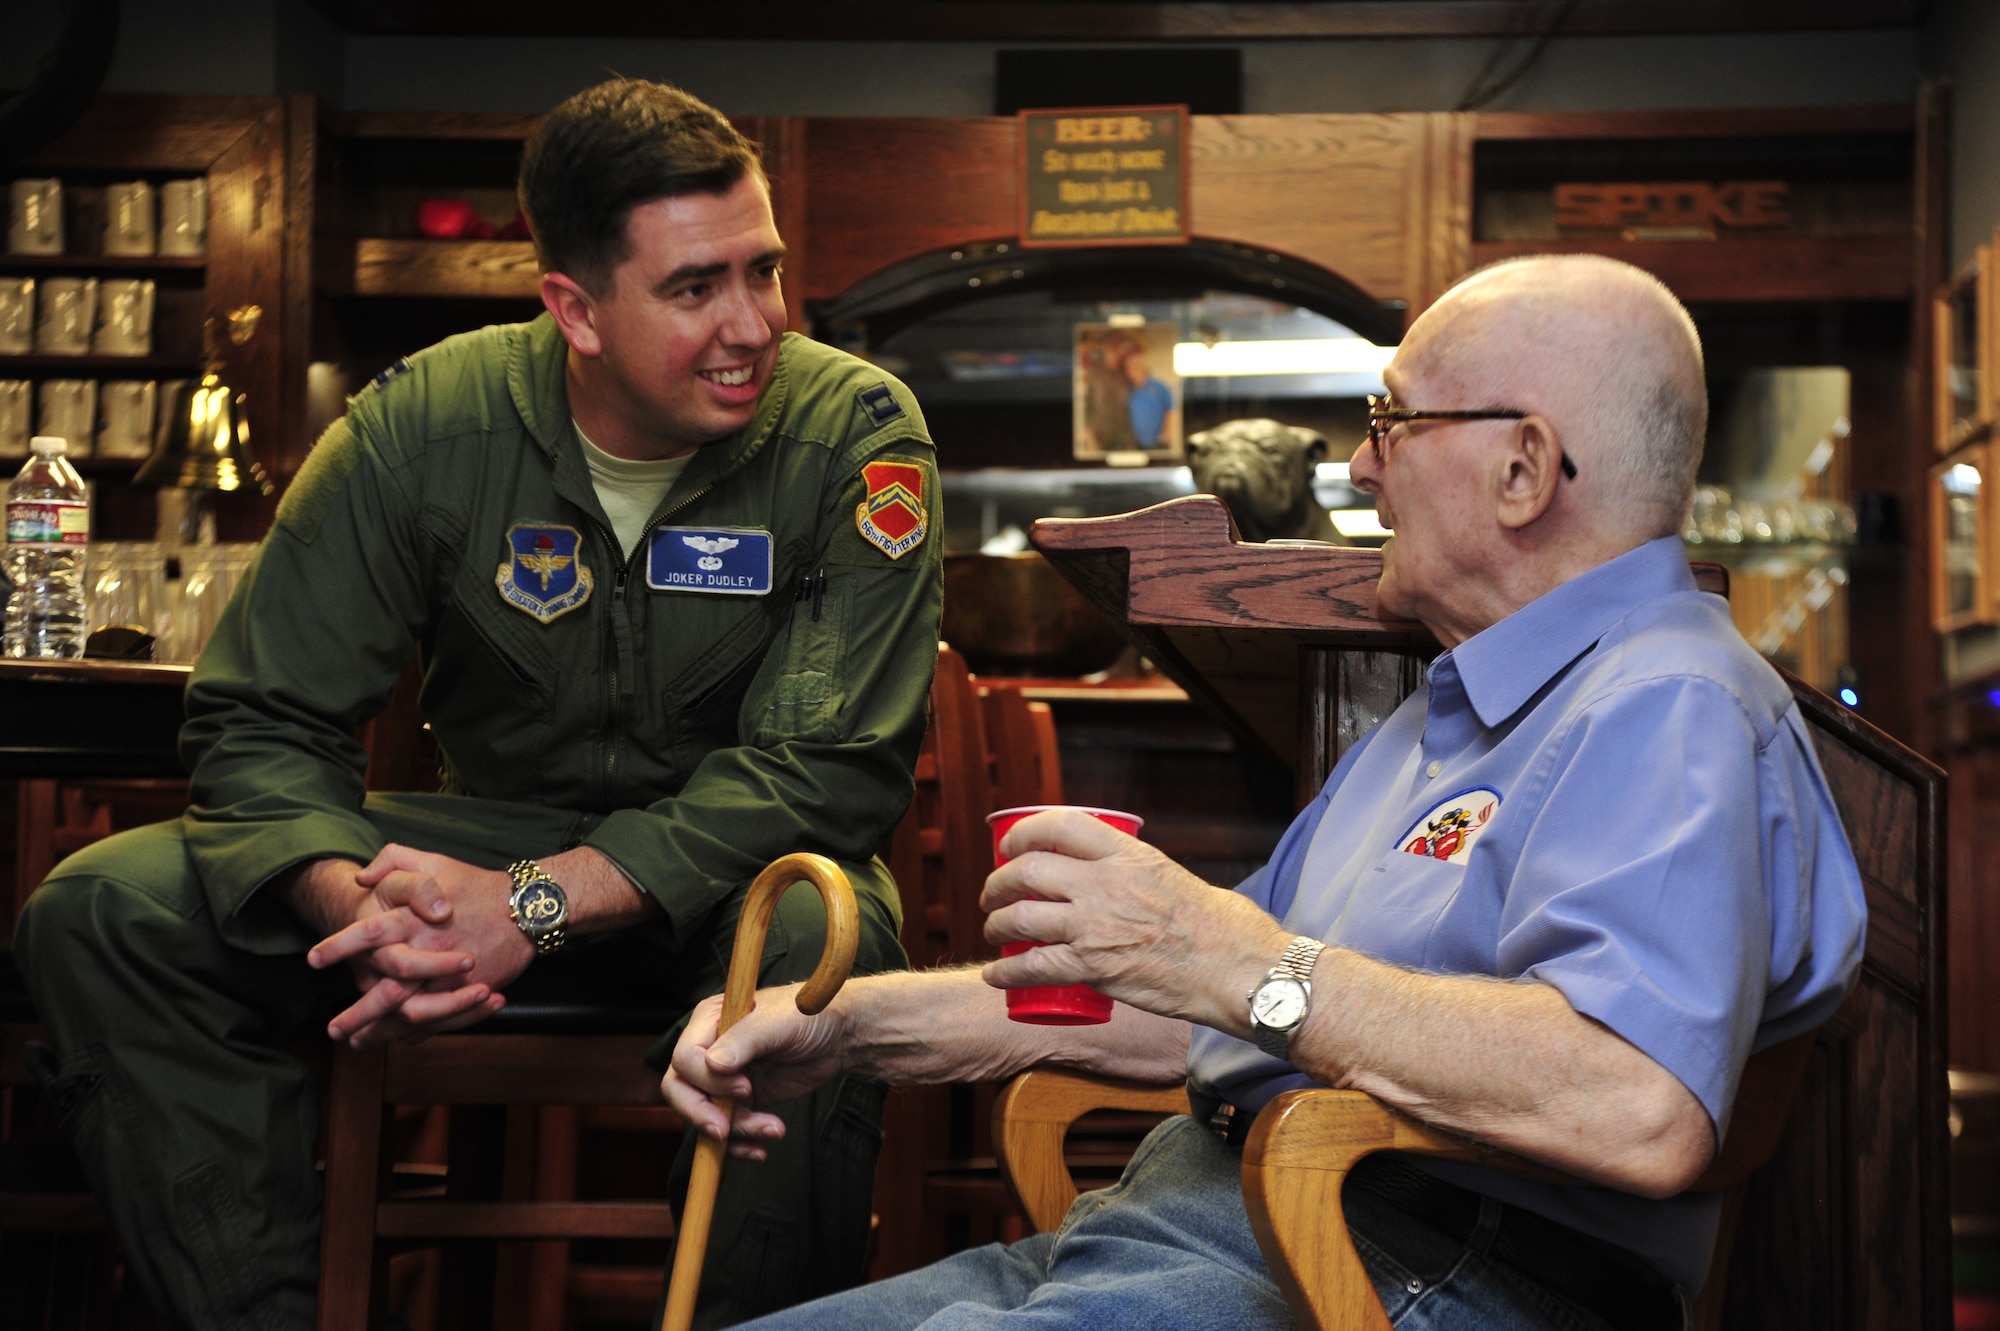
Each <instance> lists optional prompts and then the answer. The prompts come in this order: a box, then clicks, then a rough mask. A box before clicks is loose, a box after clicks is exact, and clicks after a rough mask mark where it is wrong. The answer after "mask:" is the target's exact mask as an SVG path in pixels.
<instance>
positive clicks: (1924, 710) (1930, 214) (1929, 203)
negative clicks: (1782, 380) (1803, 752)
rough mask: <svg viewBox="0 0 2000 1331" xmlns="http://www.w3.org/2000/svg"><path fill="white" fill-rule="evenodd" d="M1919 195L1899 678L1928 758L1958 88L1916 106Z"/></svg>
mask: <svg viewBox="0 0 2000 1331" xmlns="http://www.w3.org/2000/svg"><path fill="white" fill-rule="evenodd" d="M1914 110H1915V116H1916V149H1915V153H1914V158H1915V163H1914V164H1915V169H1916V177H1917V178H1916V188H1915V189H1914V190H1913V191H1912V201H1913V215H1912V217H1911V219H1910V232H1911V234H1910V249H1909V264H1910V371H1909V373H1908V374H1907V375H1905V376H1904V382H1905V384H1906V385H1907V405H1906V406H1905V408H1904V413H1903V414H1904V418H1905V419H1906V420H1907V421H1908V422H1909V428H1910V436H1909V437H1908V438H1907V439H1905V440H1903V441H1901V442H1902V446H1901V448H1900V449H1899V450H1898V452H1899V454H1900V456H1901V457H1903V458H1904V459H1905V467H1904V475H1903V478H1902V485H1901V486H1900V487H1899V488H1900V491H1901V494H1900V496H1899V498H1900V499H1901V502H1902V507H1903V512H1904V518H1903V526H1904V529H1905V537H1904V539H1905V540H1907V541H1908V542H1909V558H1908V560H1907V561H1906V562H1905V564H1904V567H1903V597H1902V599H1903V605H1904V607H1905V611H1904V615H1903V632H1902V641H1903V644H1904V645H1903V650H1902V653H1901V656H1902V660H1901V663H1900V664H1901V668H1900V669H1899V670H1898V671H1897V674H1898V675H1899V676H1900V677H1901V679H1902V680H1903V681H1904V687H1905V688H1906V689H1907V690H1909V691H1910V692H1911V693H1912V694H1913V695H1914V696H1913V697H1912V699H1911V700H1910V701H1909V702H1906V703H1904V704H1903V707H1902V713H1903V716H1904V718H1905V720H1904V723H1903V727H1902V731H1903V733H1904V734H1906V735H1908V736H1909V737H1910V739H1911V741H1912V742H1913V743H1914V744H1915V745H1916V746H1917V748H1919V749H1920V750H1922V751H1923V752H1925V753H1928V754H1935V753H1938V752H1939V751H1940V750H1939V747H1938V746H1939V740H1940V736H1939V728H1938V703H1939V701H1940V700H1941V698H1942V692H1941V685H1940V681H1941V680H1942V679H1943V678H1944V671H1943V668H1942V663H1941V662H1940V660H1939V656H1940V654H1941V651H1942V642H1941V640H1940V638H1939V637H1938V635H1937V633H1936V632H1935V631H1934V630H1933V628H1932V626H1931V620H1930V616H1929V615H1928V614H1927V613H1926V610H1927V608H1928V607H1929V605H1930V603H1931V595H1930V592H1931V588H1930V581H1931V560H1932V549H1931V546H1932V541H1933V539H1934V537H1935V533H1933V532H1932V530H1931V523H1930V503H1929V492H1930V466H1931V463H1932V462H1934V461H1935V460H1936V455H1935V453H1934V451H1933V447H1932V441H1933V440H1934V439H1935V438H1936V436H1937V418H1936V413H1937V397H1936V395H1935V394H1934V393H1933V392H1932V391H1931V389H1932V384H1931V363H1932V359H1933V357H1934V356H1935V355H1936V354H1937V353H1936V341H1937V326H1936V324H1935V322H1934V321H1933V320H1932V318H1931V293H1932V292H1934V291H1935V290H1937V288H1938V287H1939V286H1940V285H1942V284H1943V282H1944V280H1945V278H1946V277H1947V276H1948V275H1949V274H1950V272H1951V88H1950V86H1949V85H1947V84H1944V83H1940V82H1938V81H1936V80H1931V79H1926V80H1925V81H1923V82H1922V83H1921V84H1919V85H1918V87H1917V100H1916V105H1915V108H1914Z"/></svg>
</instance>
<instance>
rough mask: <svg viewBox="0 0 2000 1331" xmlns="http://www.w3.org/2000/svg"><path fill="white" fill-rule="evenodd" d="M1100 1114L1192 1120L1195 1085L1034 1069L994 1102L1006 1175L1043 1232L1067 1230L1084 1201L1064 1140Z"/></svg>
mask: <svg viewBox="0 0 2000 1331" xmlns="http://www.w3.org/2000/svg"><path fill="white" fill-rule="evenodd" d="M1095 1109H1129V1110H1134V1111H1137V1112H1142V1113H1154V1114H1185V1113H1187V1112H1188V1098H1187V1087H1186V1086H1185V1085H1182V1084H1176V1085H1173V1086H1148V1085H1146V1084H1144V1083H1142V1082H1136V1081H1118V1080H1114V1079H1112V1078H1109V1077H1086V1076H1083V1075H1081V1074H1078V1073H1074V1072H1061V1071H1058V1070H1057V1069H1055V1068H1032V1069H1030V1070H1029V1071H1027V1072H1024V1073H1022V1074H1021V1075H1020V1076H1018V1077H1016V1078H1014V1080H1013V1081H1011V1082H1009V1083H1007V1086H1006V1089H1004V1090H1002V1091H1001V1092H1000V1095H999V1098H998V1099H996V1100H995V1101H994V1102H993V1153H994V1155H995V1156H996V1157H998V1159H999V1163H1000V1176H1001V1177H1002V1178H1004V1179H1005V1180H1007V1190H1008V1191H1009V1192H1011V1193H1012V1194H1013V1195H1014V1201H1015V1203H1016V1204H1018V1205H1019V1206H1020V1208H1021V1210H1022V1211H1024V1212H1026V1213H1027V1216H1028V1219H1029V1220H1031V1221H1032V1222H1033V1223H1034V1226H1035V1228H1036V1229H1038V1230H1047V1229H1054V1228H1055V1227H1056V1226H1057V1225H1060V1224H1061V1223H1062V1218H1063V1216H1064V1215H1066V1214H1068V1212H1069V1208H1070V1207H1071V1206H1072V1205H1074V1204H1075V1202H1076V1180H1075V1179H1073V1178H1071V1177H1070V1172H1069V1165H1068V1163H1067V1162H1066V1161H1065V1160H1064V1159H1063V1138H1064V1137H1065V1136H1067V1135H1068V1133H1069V1129H1070V1125H1071V1124H1072V1123H1075V1122H1076V1121H1077V1120H1078V1119H1079V1118H1082V1117H1083V1116H1084V1115H1085V1114H1088V1113H1090V1112H1091V1111H1092V1110H1095Z"/></svg>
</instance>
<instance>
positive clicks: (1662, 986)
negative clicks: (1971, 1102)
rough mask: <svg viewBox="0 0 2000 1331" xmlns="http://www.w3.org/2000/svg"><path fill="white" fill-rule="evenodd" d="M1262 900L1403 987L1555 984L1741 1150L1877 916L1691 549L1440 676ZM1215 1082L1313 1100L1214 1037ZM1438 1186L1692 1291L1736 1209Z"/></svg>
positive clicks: (1336, 797)
mask: <svg viewBox="0 0 2000 1331" xmlns="http://www.w3.org/2000/svg"><path fill="white" fill-rule="evenodd" d="M1238 890H1239V891H1241V892H1243V893H1244V894H1245V895H1247V896H1249V897H1250V898H1251V899H1252V900H1254V901H1256V902H1257V903H1258V904H1259V905H1261V906H1263V907H1264V908H1265V909H1267V910H1269V911H1270V912H1271V913H1272V914H1273V915H1276V916H1277V917H1278V918H1279V919H1281V920H1283V921H1284V923H1285V925H1286V926H1287V927H1288V928H1290V929H1292V930H1294V931H1295V932H1298V933H1302V934H1310V935H1312V936H1313V937H1316V938H1322V939H1325V940H1326V941H1327V942H1329V943H1332V944H1335V945H1337V946H1340V947H1343V948H1349V949H1352V950H1354V951H1357V952H1361V953H1364V954H1366V955H1368V956H1371V957H1375V958H1377V959H1379V960H1382V961H1385V962H1389V963H1391V964H1394V965H1398V966H1405V967H1410V968H1412V969H1420V970H1425V971H1432V972H1438V973H1444V974H1462V975H1484V976H1498V977H1501V978H1505V979H1523V980H1537V981H1540V982H1542V983H1545V984H1549V985H1553V986H1554V987H1555V988H1556V989H1558V990H1560V991H1561V992H1562V994H1563V996H1564V997H1565V998H1567V999H1568V1000H1569V1002H1570V1005H1571V1006H1572V1007H1574V1008H1575V1009H1576V1010H1577V1011H1579V1012H1581V1013H1583V1014H1584V1015H1586V1016H1588V1017H1592V1018H1594V1019H1596V1020H1597V1021H1600V1022H1602V1023H1604V1025H1606V1026H1608V1027H1610V1028H1611V1029H1612V1030H1614V1031H1616V1032H1617V1033H1618V1034H1619V1035H1621V1036H1623V1037H1624V1038H1625V1039H1626V1040H1628V1041H1630V1042H1631V1043H1632V1044H1634V1045H1636V1046H1637V1047H1638V1048H1639V1049H1641V1050H1643V1051H1644V1052H1645V1053H1646V1054H1647V1055H1649V1056H1650V1057H1651V1058H1653V1059H1654V1060H1655V1061H1656V1062H1658V1063H1659V1064H1660V1065H1661V1066H1662V1067H1664V1068H1666V1069H1667V1070H1668V1071H1669V1072H1671V1073H1673V1074H1674V1076H1676V1077H1677V1078H1679V1079H1680V1080H1681V1082H1682V1083H1683V1084H1684V1085H1686V1086H1687V1088H1688V1089H1689V1090H1690V1091H1692V1092H1693V1093H1694V1095H1695V1097H1696V1098H1697V1099H1699V1100H1700V1101H1701V1104H1702V1106H1703V1107H1704V1108H1705V1109H1707V1111H1708V1114H1709V1118H1710V1119H1711V1120H1712V1121H1713V1123H1714V1124H1715V1127H1716V1131H1717V1134H1718V1139H1719V1137H1720V1134H1721V1133H1723V1132H1725V1131H1726V1130H1727V1128H1728V1124H1729V1109H1730V1104H1731V1102H1732V1101H1733V1100H1734V1098H1735V1094H1736V1082H1737V1078H1738V1077H1739V1076H1740V1074H1741V1073H1742V1070H1743V1064H1744V1061H1745V1060H1746V1059H1747V1058H1748V1057H1749V1056H1750V1054H1751V1053H1752V1052H1754V1051H1755V1050H1758V1049H1763V1048H1765V1047H1767V1046H1770V1045H1773V1044H1777V1043H1779V1042H1781V1041H1783V1040H1785V1039H1787V1038H1789V1037H1790V1036H1792V1035H1795V1034H1798V1033H1799V1032H1801V1031H1806V1030H1810V1029H1812V1028H1813V1027H1815V1026H1817V1025H1818V1024H1819V1023H1820V1022H1822V1021H1823V1020H1825V1019H1826V1018H1827V1017H1828V1016H1829V1015H1831V1014H1832V1012H1833V1010H1834V1009H1835V1008H1836V1007H1838V1006H1839V1004H1840V1001H1841V999H1842V997H1843V996H1844V995H1845V994H1846V992H1847V989H1848V986H1849V985H1850V984H1851V983H1852V982H1853V978H1854V974H1855V972H1856V970H1857V969H1858V968H1859V966H1860V963H1861V946H1862V932H1863V927H1864V924H1865V920H1866V905H1865V903H1864V900H1863V897H1862V888H1861V878H1860V874H1859V873H1858V871H1857V870H1856V869H1855V865H1854V857H1853V854H1852V853H1851V851H1850V850H1849V847H1848V844H1847V838H1846V836H1845V834H1844V833H1843V832H1842V830H1841V825H1840V817H1839V814H1838V813H1836V812H1835V809H1834V805H1833V800H1832V798H1831V796H1830V795H1829V794H1828V792H1827V789H1826V781H1825V778H1824V776H1823V775H1822V774H1821V771H1820V766H1819V760H1818V757H1817V756H1816V755H1815V753H1814V751H1813V747H1812V742H1811V740H1810V739H1809V738H1808V736H1807V733H1806V727H1805V722H1804V720H1803V718H1802V717H1801V716H1800V715H1799V710H1798V707H1797V704H1796V703H1795V702H1794V701H1793V698H1792V695H1791V692H1790V690H1789V689H1788V688H1786V686H1785V684H1784V682H1783V681H1782V680H1781V679H1779V678H1778V675H1777V673H1776V672H1775V671H1773V670H1772V669H1771V667H1770V666H1769V665H1767V664H1766V663H1765V662H1764V661H1763V659H1762V658H1760V657H1759V656H1757V655H1756V653H1754V652H1753V651H1752V650H1751V649H1750V647H1749V646H1748V645H1747V644H1746V643H1745V642H1744V641H1743V639H1742V637H1741V635H1739V634H1738V633H1737V631H1736V629H1735V627H1734V626H1733V625H1732V624H1731V623H1730V619H1729V611H1728V607H1727V605H1726V604H1725V603H1724V602H1723V601H1722V600H1721V599H1720V598H1719V597H1715V596H1709V595H1706V594H1704V593H1702V592H1699V591H1697V590H1696V589H1695V585H1694V580H1693V577H1692V575H1690V573H1689V572H1688V567H1687V560H1686V555H1685V553H1684V551H1683V550H1682V548H1681V544H1680V541H1679V540H1678V539H1676V538H1672V537H1668V538H1663V539H1661V540H1657V541H1653V542H1651V543H1650V544H1647V545H1644V546H1641V547H1639V548H1638V549H1636V550H1633V551H1630V552H1629V553H1627V554H1625V555H1622V556H1620V557H1619V558H1617V559H1615V560H1612V561H1611V562H1610V563H1608V564H1605V565H1603V566H1601V567H1599V568H1596V569H1593V570H1592V571H1591V572H1589V573H1586V574H1584V575H1583V576H1581V577H1578V578H1574V579H1572V580H1570V581H1569V582H1566V583H1564V584H1563V585H1562V586H1560V587H1557V588H1556V589H1555V590H1553V591H1551V592H1549V593H1548V594H1547V595H1545V596H1543V597H1541V598H1540V599H1539V600H1537V601H1535V602H1534V603H1533V604H1531V605H1528V606H1526V607H1524V608H1522V609H1521V610H1519V611H1517V612H1515V613H1514V614H1512V615H1509V616H1508V617H1507V618H1506V619H1504V620H1502V621H1500V622H1499V623H1497V624H1495V625H1493V626H1492V627H1490V628H1488V629H1486V630H1485V631H1483V632H1481V633H1479V634H1477V635H1475V636H1474V637H1472V638H1469V639H1467V640H1466V641H1465V642H1463V643H1460V644H1459V645H1458V647H1456V648H1455V649H1453V650H1452V651H1449V652H1446V653H1445V654H1444V655H1442V656H1440V657H1438V658H1437V660H1436V661H1434V662H1433V663H1432V665H1431V668H1430V672H1429V675H1428V679H1427V682H1426V684H1425V686H1424V687H1423V688H1420V689H1418V690H1417V691H1416V692H1415V693H1414V694H1412V695H1411V696H1410V697H1409V698H1408V699H1407V700H1406V701H1405V702H1404V703H1403V705H1402V706H1401V707H1399V708H1398V709H1397V710H1396V712H1395V714H1394V715H1392V716H1391V717H1390V718H1389V719H1388V720H1387V721H1385V722H1383V723H1382V724H1381V725H1380V726H1379V727H1377V728H1376V729H1375V730H1374V731H1373V732H1372V733H1371V734H1370V735H1369V736H1368V737H1367V738H1366V739H1365V740H1364V741H1363V742H1362V743H1360V744H1358V745H1356V746H1355V747H1354V748H1353V749H1351V750H1350V751H1349V752H1348V753H1347V755H1346V756H1345V757H1344V758H1343V759H1342V760H1341V762H1340V764H1339V766H1337V767H1336V768H1335V769H1334V771H1333V774H1332V775H1331V776H1330V777H1329V778H1328V779H1327V783H1326V786H1325V788H1324V789H1323V790H1322V791H1321V792H1320V794H1319V797H1318V798H1317V799H1316V800H1315V801H1314V802H1313V803H1312V804H1311V805H1310V806H1309V807H1308V808H1307V809H1306V810H1305V812H1303V813H1302V814H1300V815H1299V817H1298V819H1297V820H1296V821H1295V822H1294V823H1293V824H1292V826H1291V828H1290V830H1289V831H1287V832H1286V834H1285V838H1284V840H1283V841H1282V842H1280V843H1279V846H1278V849H1277V852H1276V854H1275V855H1273V857H1272V859H1271V862H1270V863H1269V864H1267V865H1266V866H1265V867H1264V868H1263V869H1261V870H1259V871H1258V872H1257V873H1256V874H1254V875H1253V876H1252V877H1251V878H1250V879H1249V880H1247V881H1246V882H1244V883H1243V884H1242V886H1241V887H1240V888H1238ZM1334 1019H1335V1020H1336V1021H1337V1020H1338V1016H1337V1014H1336V1016H1335V1017H1334ZM1188 1071H1189V1082H1190V1087H1191V1090H1192V1091H1193V1093H1194V1096H1195V1098H1196V1100H1197V1101H1198V1102H1199V1101H1201V1100H1203V1099H1211V1100H1212V1099H1227V1100H1229V1101H1231V1102H1232V1103H1235V1104H1237V1105H1239V1106H1243V1107H1245V1108H1249V1109H1258V1108H1261V1107H1262V1106H1263V1105H1264V1103H1265V1102H1266V1101H1268V1100H1270V1099H1271V1098H1272V1097H1273V1096H1276V1095H1277V1094H1278V1093H1280V1092H1281V1091H1286V1090H1290V1089H1293V1088H1294V1087H1300V1086H1309V1085H1312V1084H1313V1083H1312V1082H1311V1081H1310V1079H1308V1078H1307V1077H1306V1076H1305V1075H1304V1074H1302V1073H1300V1072H1298V1071H1297V1070H1296V1069H1294V1068H1292V1067H1291V1066H1290V1065H1289V1064H1287V1063H1284V1062H1283V1061H1281V1060H1278V1059H1274V1058H1271V1057H1269V1056H1268V1055H1265V1054H1263V1053H1261V1052H1260V1051H1259V1050H1258V1049H1257V1048H1256V1047H1255V1046H1254V1045H1251V1044H1246V1043H1244V1042H1242V1041H1240V1040H1235V1039H1232V1038H1230V1037H1229V1036H1227V1035H1224V1034H1222V1033H1221V1032H1219V1031H1214V1030H1208V1029H1197V1030H1196V1032H1195V1036H1194V1042H1193V1045H1192V1047H1191V1048H1190V1050H1189V1054H1188ZM1422 1163H1423V1166H1424V1167H1425V1168H1427V1169H1430V1170H1431V1171H1432V1172H1434V1173H1436V1174H1438V1175H1439V1176H1441V1177H1444V1178H1448V1179H1450V1180H1451V1181H1452V1182H1455V1183H1458V1184H1460V1185H1461V1186H1464V1187H1469V1188H1474V1189H1477V1190H1478V1191H1480V1192H1483V1193H1486V1194H1488V1195H1490V1196H1493V1197H1497V1198H1499V1199H1500V1200H1502V1201H1505V1202H1508V1203H1511V1204H1515V1205H1519V1206H1522V1207H1525V1208H1527V1209H1529V1210H1532V1211H1536V1212H1539V1213H1541V1214H1543V1215H1545V1216H1548V1217H1550V1218H1551V1219H1554V1220H1558V1221H1561V1222H1562V1223H1564V1224H1568V1225H1571V1226H1573V1227H1575V1228H1578V1229H1581V1230H1584V1231H1586V1232H1588V1233H1591V1234H1594V1235H1597V1236H1599V1237H1601V1238H1604V1239H1607V1240H1609V1241H1611V1242H1615V1243H1619V1244H1622V1245H1624V1246H1625V1247H1627V1248H1630V1249H1632V1250H1633V1251H1635V1252H1637V1253H1638V1254H1639V1255H1640V1256H1642V1257H1644V1258H1645V1259H1646V1260H1648V1261H1649V1262H1651V1263H1652V1264H1653V1266H1654V1267H1655V1268H1656V1269H1658V1270H1659V1271H1660V1272H1662V1273H1663V1274H1664V1275H1666V1276H1667V1277H1668V1278H1670V1279H1672V1280H1674V1281H1676V1282H1678V1283H1679V1284H1680V1285H1681V1286H1682V1287H1683V1288H1684V1289H1687V1290H1688V1291H1690V1292H1692V1291H1693V1290H1695V1289H1696V1288H1698V1287H1699V1286H1700V1284H1701V1280H1702V1276H1703V1274H1704V1273H1705V1272H1706V1270H1707V1267H1708V1259H1709V1253H1710V1250H1711V1249H1712V1248H1713V1246H1714V1240H1715V1228H1716V1222H1717V1219H1718V1217H1719V1214H1720V1199H1719V1197H1718V1196H1715V1195H1696V1194H1688V1195H1684V1196H1682V1197H1678V1198H1675V1199H1672V1200H1670V1201H1665V1202H1653V1201H1647V1200H1645V1199H1643V1198H1639V1197H1634V1196H1631V1195H1629V1194H1625V1193H1620V1192H1616V1191H1613V1190H1611V1189H1608V1188H1595V1187H1581V1186H1579V1187H1552V1186H1549V1185H1547V1184H1541V1183H1534V1182H1530V1181H1527V1180H1524V1179H1519V1178H1514V1177H1511V1176H1507V1175H1502V1174H1498V1173H1494V1172H1492V1171H1489V1170H1481V1169H1475V1168H1472V1167H1470V1166H1464V1165H1456V1164H1448V1163H1442V1162H1431V1161H1425V1162H1422Z"/></svg>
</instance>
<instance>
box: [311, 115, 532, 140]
mask: <svg viewBox="0 0 2000 1331" xmlns="http://www.w3.org/2000/svg"><path fill="white" fill-rule="evenodd" d="M540 119H541V117H540V116H537V115H505V114H501V113H498V112H491V111H335V112H332V113H331V114H330V115H328V117H327V128H328V129H329V130H330V131H331V133H332V134H333V135H334V137H335V138H341V139H482V140H488V141H500V142H504V141H506V140H508V139H516V140H525V139H526V138H527V137H528V131H529V130H531V129H533V128H534V127H535V122H536V121H537V120H540Z"/></svg>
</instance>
